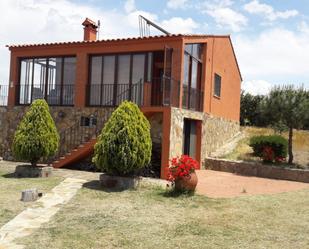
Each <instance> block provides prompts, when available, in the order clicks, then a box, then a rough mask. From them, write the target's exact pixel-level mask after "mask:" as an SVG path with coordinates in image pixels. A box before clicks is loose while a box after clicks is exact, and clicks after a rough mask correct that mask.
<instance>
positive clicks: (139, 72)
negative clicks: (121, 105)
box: [131, 54, 145, 103]
mask: <svg viewBox="0 0 309 249" xmlns="http://www.w3.org/2000/svg"><path fill="white" fill-rule="evenodd" d="M144 74H145V54H135V55H133V61H132V88H131V100H132V101H133V102H135V103H141V100H142V99H141V98H142V96H143V95H142V94H143V84H144Z"/></svg>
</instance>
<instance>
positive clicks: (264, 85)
mask: <svg viewBox="0 0 309 249" xmlns="http://www.w3.org/2000/svg"><path fill="white" fill-rule="evenodd" d="M271 88H272V84H271V83H269V82H267V81H265V80H251V81H244V82H243V83H242V84H241V89H242V90H244V91H245V92H247V93H250V94H252V95H266V94H268V93H269V92H270V90H271Z"/></svg>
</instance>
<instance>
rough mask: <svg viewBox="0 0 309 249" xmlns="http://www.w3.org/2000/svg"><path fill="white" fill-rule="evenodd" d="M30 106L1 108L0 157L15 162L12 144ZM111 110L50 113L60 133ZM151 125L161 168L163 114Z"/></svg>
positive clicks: (154, 117) (53, 109)
mask: <svg viewBox="0 0 309 249" xmlns="http://www.w3.org/2000/svg"><path fill="white" fill-rule="evenodd" d="M28 108H29V107H28V106H15V107H13V108H10V109H9V108H7V107H0V157H3V158H4V159H7V160H13V158H12V153H11V144H12V140H13V136H14V132H15V130H16V127H17V125H18V124H19V122H20V120H21V119H22V117H23V115H24V114H25V112H26V111H27V109H28ZM109 109H110V108H102V107H99V108H96V107H86V108H75V107H60V106H57V107H50V112H51V115H52V117H53V119H54V120H55V123H56V126H57V129H58V131H62V130H64V129H66V128H68V127H70V126H72V125H74V124H75V123H76V122H80V119H81V117H82V116H84V117H89V116H90V115H94V116H96V117H103V116H104V115H105V113H106V112H107V111H108V110H109ZM149 122H150V125H151V138H152V141H153V161H154V162H155V163H156V164H158V163H159V167H160V165H161V164H160V163H161V143H162V122H163V116H162V113H156V114H154V115H152V116H150V117H149Z"/></svg>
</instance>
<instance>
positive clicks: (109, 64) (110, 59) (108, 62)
mask: <svg viewBox="0 0 309 249" xmlns="http://www.w3.org/2000/svg"><path fill="white" fill-rule="evenodd" d="M114 82H115V56H114V55H112V56H104V69H103V84H114Z"/></svg>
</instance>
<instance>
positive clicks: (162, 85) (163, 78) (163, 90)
mask: <svg viewBox="0 0 309 249" xmlns="http://www.w3.org/2000/svg"><path fill="white" fill-rule="evenodd" d="M160 85H161V92H162V105H163V106H164V105H165V96H164V92H165V77H164V75H163V76H162V78H161V84H160Z"/></svg>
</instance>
